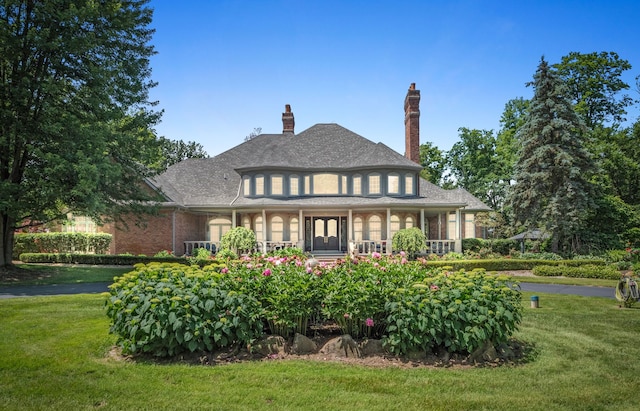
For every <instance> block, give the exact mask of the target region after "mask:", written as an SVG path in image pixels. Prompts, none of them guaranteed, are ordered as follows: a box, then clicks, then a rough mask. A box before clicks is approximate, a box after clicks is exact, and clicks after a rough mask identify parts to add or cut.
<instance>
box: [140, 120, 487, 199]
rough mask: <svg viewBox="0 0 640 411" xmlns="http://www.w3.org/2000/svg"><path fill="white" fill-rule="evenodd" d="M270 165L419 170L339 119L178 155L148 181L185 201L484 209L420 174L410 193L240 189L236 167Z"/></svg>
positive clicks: (264, 167)
mask: <svg viewBox="0 0 640 411" xmlns="http://www.w3.org/2000/svg"><path fill="white" fill-rule="evenodd" d="M270 169H271V170H277V169H281V170H305V171H338V170H358V169H362V170H366V169H400V170H402V169H404V170H412V171H419V170H421V169H422V167H421V166H420V165H418V164H416V163H414V162H413V161H411V160H409V159H407V158H405V157H404V156H402V155H400V154H398V153H397V152H395V151H394V150H392V149H390V148H389V147H387V146H386V145H384V144H381V143H373V142H372V141H370V140H368V139H366V138H364V137H362V136H360V135H358V134H356V133H354V132H352V131H350V130H347V129H346V128H344V127H342V126H340V125H338V124H316V125H315V126H313V127H311V128H309V129H307V130H305V131H303V132H302V133H300V134H298V135H293V134H291V133H285V134H262V135H259V136H257V137H255V138H253V139H251V140H249V141H245V142H243V143H242V144H239V145H237V146H236V147H233V148H231V149H229V150H227V151H225V152H223V153H220V154H219V155H217V156H215V157H210V158H204V159H199V158H198V159H196V158H192V159H187V160H184V161H181V162H180V163H177V164H174V165H173V166H171V167H169V168H168V169H167V170H166V171H165V172H164V173H162V174H160V175H158V176H156V177H155V179H153V180H152V183H153V185H155V186H157V187H159V188H160V189H161V190H162V192H163V194H164V195H165V196H167V197H168V198H169V199H170V200H171V201H170V202H174V203H176V204H178V205H181V206H185V207H198V208H200V207H202V208H206V207H229V206H231V205H232V204H233V205H234V206H240V205H242V206H256V205H271V206H277V205H288V206H291V205H298V206H322V205H324V206H331V205H343V206H345V205H354V206H356V205H361V206H367V205H375V204H378V205H380V204H388V205H393V204H405V205H418V204H423V205H425V206H458V207H464V206H467V208H468V209H474V210H489V208H488V207H487V206H486V205H484V204H483V203H482V202H481V201H479V200H478V199H477V198H475V197H474V196H472V195H471V194H470V193H469V192H468V191H466V190H462V189H458V190H444V189H442V188H440V187H438V186H436V185H435V184H432V183H430V182H428V181H426V180H424V179H420V196H419V197H418V196H416V197H412V198H392V197H375V198H365V197H344V196H341V197H326V196H322V197H300V198H293V199H273V198H244V197H243V196H242V195H240V194H241V193H240V191H239V190H240V183H241V178H240V173H241V172H243V171H249V170H270Z"/></svg>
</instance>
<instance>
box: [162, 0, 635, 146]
mask: <svg viewBox="0 0 640 411" xmlns="http://www.w3.org/2000/svg"><path fill="white" fill-rule="evenodd" d="M150 6H151V7H152V8H154V10H155V12H154V21H153V27H154V28H155V29H156V33H155V36H154V39H153V44H154V46H155V47H156V51H157V52H158V54H157V55H156V56H154V57H153V59H152V61H151V66H152V69H153V75H152V78H153V79H154V80H155V81H158V82H159V85H158V86H157V87H156V88H155V89H154V90H153V91H152V93H151V98H152V99H155V100H158V101H159V108H161V109H163V110H164V115H163V120H162V123H161V124H159V125H158V126H157V127H156V130H157V133H158V134H159V135H163V136H165V137H167V138H170V139H174V140H176V139H182V140H185V141H196V142H198V143H201V144H202V145H203V146H204V148H205V150H206V151H207V152H208V153H209V155H216V154H219V153H221V152H223V151H225V150H228V149H229V148H231V147H233V146H235V145H237V144H239V143H241V142H243V141H244V138H245V136H247V135H248V134H249V133H251V132H252V131H253V129H254V128H257V127H261V128H262V132H263V133H280V132H282V112H283V111H284V107H285V104H290V105H291V107H292V111H293V113H294V115H295V121H296V132H298V133H299V132H301V131H303V130H305V129H307V128H308V127H311V126H312V125H314V124H317V123H338V124H340V125H342V126H344V127H346V128H348V129H350V130H352V131H354V132H356V133H358V134H360V135H362V136H363V137H366V138H368V139H370V140H372V141H374V142H382V143H384V144H386V145H387V146H389V147H391V148H393V149H394V150H396V151H398V152H400V153H404V111H403V103H404V97H405V95H406V92H407V89H408V88H409V85H410V84H411V83H416V88H417V89H419V90H420V91H421V103H420V111H421V117H420V131H421V141H422V142H423V143H424V142H427V141H430V142H432V143H433V144H435V145H436V146H438V147H439V148H441V149H443V150H448V149H450V148H451V146H452V145H453V144H454V143H455V142H456V141H458V129H459V128H460V127H467V128H476V129H486V130H495V131H497V130H498V129H499V126H500V124H499V121H500V116H501V114H502V112H503V109H504V105H505V103H506V102H507V101H509V100H510V99H512V98H517V97H524V98H530V97H531V96H532V93H533V91H532V89H531V88H530V87H526V86H525V83H527V82H529V81H531V80H532V76H533V74H534V73H535V70H536V67H537V65H538V63H539V61H540V57H541V56H543V55H544V56H545V59H546V60H547V61H549V62H550V63H551V64H554V63H557V62H559V61H560V59H561V57H562V56H564V55H567V54H568V53H569V52H571V51H577V52H581V53H590V52H601V51H613V52H616V53H618V54H619V56H620V58H623V59H626V60H628V61H629V62H630V63H631V65H632V66H633V68H632V70H630V71H628V72H627V73H626V75H625V77H624V80H626V81H627V82H628V83H629V84H630V85H631V86H632V90H631V91H630V94H631V95H632V97H634V98H640V95H638V93H637V92H636V91H634V90H635V80H634V78H635V76H637V75H639V74H640V55H639V51H640V48H638V40H639V39H640V23H639V22H640V2H637V1H635V0H629V1H616V0H609V1H588V0H586V1H562V0H557V1H527V0H523V1H509V2H502V1H472V0H468V1H429V0H425V1H419V0H416V1H405V0H396V1H384V0H383V1H375V0H369V1H349V0H342V1H334V0H317V1H302V0H300V1H296V0H286V1H280V0H277V1H276V0H274V1H268V0H265V1H249V0H247V1H233V0H212V1H209V0H182V1H179V2H178V1H174V0H151V2H150ZM637 115H638V114H637V110H636V111H635V112H634V113H632V114H631V115H630V117H631V119H634V120H635V119H636V118H637Z"/></svg>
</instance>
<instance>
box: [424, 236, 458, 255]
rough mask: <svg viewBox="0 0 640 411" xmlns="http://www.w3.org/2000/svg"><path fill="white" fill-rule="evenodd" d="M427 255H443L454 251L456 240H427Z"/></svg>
mask: <svg viewBox="0 0 640 411" xmlns="http://www.w3.org/2000/svg"><path fill="white" fill-rule="evenodd" d="M426 246H427V247H426V250H425V252H426V253H427V254H437V255H444V254H447V253H450V252H454V251H456V240H427V243H426Z"/></svg>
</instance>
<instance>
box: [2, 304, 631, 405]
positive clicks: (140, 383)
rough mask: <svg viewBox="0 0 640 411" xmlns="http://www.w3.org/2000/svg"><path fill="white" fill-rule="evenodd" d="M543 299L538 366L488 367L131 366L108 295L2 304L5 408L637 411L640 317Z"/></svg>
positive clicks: (524, 334) (527, 325)
mask: <svg viewBox="0 0 640 411" xmlns="http://www.w3.org/2000/svg"><path fill="white" fill-rule="evenodd" d="M538 294H539V293H538ZM539 295H541V299H542V298H543V301H544V304H543V305H542V306H541V308H539V309H531V308H529V307H527V306H528V298H529V296H530V295H529V293H524V296H523V304H525V307H526V309H525V311H526V313H525V316H524V321H523V323H522V326H521V329H520V331H519V332H518V333H517V335H516V337H517V338H518V339H519V340H520V341H522V342H524V343H526V344H527V345H529V346H530V347H532V348H533V350H534V353H535V355H534V358H532V359H531V361H530V362H528V363H526V364H523V365H517V366H515V365H514V366H503V367H499V368H478V369H452V368H437V369H425V368H414V369H398V368H389V369H374V368H365V367H361V366H349V365H341V364H334V363H319V362H307V361H282V362H277V361H276V362H273V361H271V362H269V361H265V362H256V363H243V364H232V365H224V366H213V367H210V366H189V365H158V364H152V363H136V362H125V361H120V360H117V359H112V358H109V357H108V356H107V353H108V352H109V349H110V348H111V347H112V345H113V343H114V338H113V336H110V335H109V334H108V320H107V318H106V316H105V314H104V312H103V309H102V304H103V297H101V296H97V295H77V296H60V297H32V298H14V299H7V300H0V387H1V389H0V391H1V394H0V409H2V410H5V409H6V410H38V409H54V410H56V409H59V410H71V409H73V410H83V409H101V410H134V409H135V410H144V409H153V410H165V409H166V410H174V409H185V410H196V409H198V410H199V409H211V410H218V409H219V410H262V409H267V410H268V409H274V410H289V409H291V410H296V409H314V410H343V409H344V410H395V409H398V410H423V409H433V410H438V409H442V410H462V409H464V410H471V409H474V410H475V409H496V410H516V409H518V410H521V409H535V410H562V409H576V410H586V409H591V410H599V409H603V410H604V409H607V410H630V409H637V404H638V399H637V394H638V393H637V387H638V383H637V380H638V378H639V377H640V364H639V362H638V358H640V344H639V343H638V336H639V334H638V330H640V309H620V308H618V305H617V303H616V301H615V300H611V299H605V298H586V297H577V296H566V295H551V294H539Z"/></svg>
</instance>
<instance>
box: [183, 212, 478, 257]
mask: <svg viewBox="0 0 640 411" xmlns="http://www.w3.org/2000/svg"><path fill="white" fill-rule="evenodd" d="M201 216H202V215H201ZM204 216H205V217H204V218H203V219H201V221H202V222H203V223H204V225H205V230H204V231H205V232H204V234H205V236H204V237H205V239H202V237H201V238H200V239H197V238H195V239H194V238H187V237H186V236H185V238H184V239H183V241H182V246H183V250H184V254H185V255H191V254H193V251H194V249H196V248H202V247H204V248H207V249H208V250H210V251H211V252H212V253H213V254H215V253H216V252H217V251H218V250H220V239H221V238H222V236H223V235H224V234H225V233H226V232H227V231H229V230H230V229H231V228H233V227H238V226H243V227H245V228H247V229H250V230H252V231H253V232H254V233H255V234H256V246H255V250H254V251H256V252H262V253H266V252H269V251H273V250H278V249H283V248H288V247H296V248H300V249H301V250H304V251H305V252H308V253H310V254H313V255H322V254H331V255H345V254H347V253H359V254H371V253H373V252H378V253H380V254H391V253H392V252H393V251H401V250H392V238H393V235H394V234H395V233H396V232H398V231H399V230H401V229H404V228H412V227H418V228H420V229H421V230H422V232H424V233H425V236H426V238H427V241H426V242H425V244H424V249H423V250H422V253H424V254H436V255H444V254H447V253H449V252H453V251H455V252H462V238H469V237H470V236H475V234H476V230H475V226H474V224H473V219H472V216H473V215H471V216H469V215H465V213H464V210H463V209H461V208H459V209H456V210H451V209H425V208H421V209H418V210H416V209H409V208H404V209H400V208H385V209H380V208H371V209H334V210H321V209H306V210H303V209H296V210H291V209H280V210H277V209H270V210H267V209H261V210H248V209H246V210H242V209H238V210H230V212H229V213H220V212H217V213H205V214H204ZM178 252H179V251H178Z"/></svg>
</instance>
